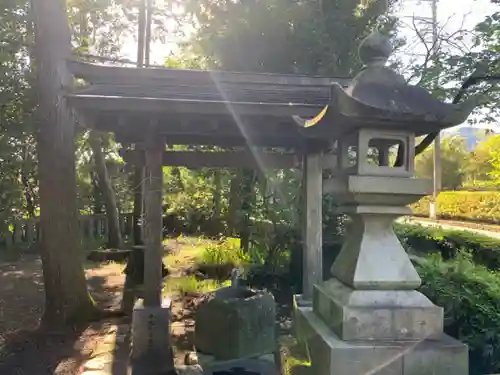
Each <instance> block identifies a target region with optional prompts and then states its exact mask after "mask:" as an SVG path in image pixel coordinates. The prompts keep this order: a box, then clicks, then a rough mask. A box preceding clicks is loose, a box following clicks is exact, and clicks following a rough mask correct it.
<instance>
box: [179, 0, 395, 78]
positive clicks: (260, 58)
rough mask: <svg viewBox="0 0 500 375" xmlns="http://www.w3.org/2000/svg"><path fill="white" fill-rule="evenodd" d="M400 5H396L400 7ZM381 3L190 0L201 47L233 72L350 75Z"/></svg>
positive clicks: (188, 5) (356, 67) (356, 68)
mask: <svg viewBox="0 0 500 375" xmlns="http://www.w3.org/2000/svg"><path fill="white" fill-rule="evenodd" d="M394 2H395V1H391V3H394ZM380 3H381V2H380V1H369V2H365V3H364V4H361V3H360V2H359V1H352V0H332V1H299V0H270V1H262V0H256V1H243V0H239V1H232V0H222V1H220V0H188V1H185V6H186V9H187V10H188V11H190V12H191V14H193V15H194V19H195V25H197V27H196V32H195V41H196V46H197V48H198V49H199V51H201V54H202V55H204V56H206V57H207V59H208V61H209V63H210V64H211V65H212V66H216V67H219V68H223V69H228V70H240V71H253V72H269V73H303V74H321V75H337V76H350V75H352V74H353V73H354V72H358V71H359V69H360V68H361V64H360V61H359V59H358V56H357V49H358V46H359V43H360V41H361V40H362V39H363V38H364V37H365V36H366V35H368V33H369V32H370V31H371V30H372V28H373V26H374V24H375V22H376V19H377V17H378V16H379V15H380V11H381V9H380V5H381V4H380Z"/></svg>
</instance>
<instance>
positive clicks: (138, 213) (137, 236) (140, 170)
mask: <svg viewBox="0 0 500 375" xmlns="http://www.w3.org/2000/svg"><path fill="white" fill-rule="evenodd" d="M143 182H144V166H142V165H135V166H134V175H133V179H132V186H133V190H134V214H133V237H134V244H135V245H142V244H143V238H142V226H141V220H142V211H143V207H142V206H143V204H142V203H143V189H142V186H143Z"/></svg>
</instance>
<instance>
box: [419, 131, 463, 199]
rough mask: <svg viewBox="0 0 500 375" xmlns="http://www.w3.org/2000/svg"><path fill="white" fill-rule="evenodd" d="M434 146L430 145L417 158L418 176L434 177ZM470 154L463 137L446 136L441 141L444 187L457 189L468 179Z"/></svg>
mask: <svg viewBox="0 0 500 375" xmlns="http://www.w3.org/2000/svg"><path fill="white" fill-rule="evenodd" d="M433 157H434V147H429V148H428V149H427V150H425V151H424V152H423V153H421V154H420V155H419V156H417V158H416V160H415V171H416V175H417V177H420V178H430V179H432V178H433V170H434V159H433ZM469 159H470V155H469V152H468V151H467V144H466V139H465V138H463V137H446V138H443V139H442V141H441V166H442V184H443V188H444V189H456V188H459V187H460V186H462V184H463V183H464V181H465V179H466V172H467V168H468V163H469Z"/></svg>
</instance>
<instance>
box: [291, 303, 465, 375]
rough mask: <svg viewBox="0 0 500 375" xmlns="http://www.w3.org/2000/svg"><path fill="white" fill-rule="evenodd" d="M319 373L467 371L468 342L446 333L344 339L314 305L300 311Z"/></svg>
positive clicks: (444, 374) (451, 374)
mask: <svg viewBox="0 0 500 375" xmlns="http://www.w3.org/2000/svg"><path fill="white" fill-rule="evenodd" d="M296 315H297V316H296V319H297V321H296V322H297V324H298V325H299V327H298V329H299V330H300V331H301V337H305V338H306V340H307V345H308V349H309V350H308V351H309V353H310V357H311V366H312V369H311V370H312V371H311V372H312V373H313V374H316V375H366V374H376V375H421V374H439V375H467V374H468V372H469V370H468V348H467V345H465V344H462V343H461V342H459V341H457V340H455V339H453V338H451V337H449V336H446V335H444V334H441V335H438V336H435V337H432V338H427V339H423V340H416V341H398V340H392V341H379V340H358V341H350V342H349V341H343V340H341V339H340V338H339V337H338V336H337V335H336V334H335V333H334V332H333V331H332V330H331V329H330V328H329V327H328V326H327V325H326V324H325V323H324V322H323V321H322V320H321V319H320V318H319V317H318V316H317V315H316V313H315V312H314V311H313V309H312V308H310V307H298V308H297V311H296Z"/></svg>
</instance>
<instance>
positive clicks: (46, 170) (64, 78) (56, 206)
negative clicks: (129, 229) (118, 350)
mask: <svg viewBox="0 0 500 375" xmlns="http://www.w3.org/2000/svg"><path fill="white" fill-rule="evenodd" d="M31 6H32V9H31V10H32V12H33V18H34V24H35V40H36V45H35V62H36V68H37V69H36V72H37V83H38V86H37V87H38V90H39V91H38V104H39V106H38V108H37V151H38V161H39V173H40V175H39V178H40V212H41V220H40V224H41V230H42V234H43V235H42V239H41V243H40V248H41V255H42V265H43V278H44V284H45V312H44V315H43V320H42V322H43V323H45V324H47V325H49V326H53V327H54V326H55V327H60V326H62V325H65V324H68V323H71V324H73V323H75V322H80V321H85V320H88V318H90V316H91V315H92V313H93V312H94V311H95V307H94V305H93V302H92V299H91V298H90V295H89V293H88V290H87V283H86V279H85V272H84V270H83V267H82V262H81V259H82V256H81V252H80V239H79V227H78V212H77V200H76V199H77V194H76V170H75V141H74V136H75V123H74V118H73V114H72V112H71V110H70V109H68V107H67V105H66V99H65V97H64V93H65V90H67V89H68V88H69V87H70V85H71V76H70V74H69V72H68V71H67V69H66V59H67V58H69V56H70V47H71V45H70V32H69V27H68V23H67V15H66V9H65V5H64V2H63V0H31Z"/></svg>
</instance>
